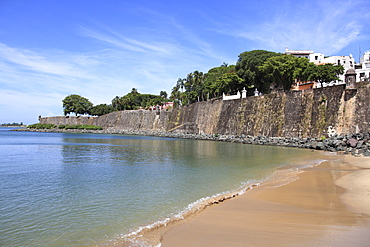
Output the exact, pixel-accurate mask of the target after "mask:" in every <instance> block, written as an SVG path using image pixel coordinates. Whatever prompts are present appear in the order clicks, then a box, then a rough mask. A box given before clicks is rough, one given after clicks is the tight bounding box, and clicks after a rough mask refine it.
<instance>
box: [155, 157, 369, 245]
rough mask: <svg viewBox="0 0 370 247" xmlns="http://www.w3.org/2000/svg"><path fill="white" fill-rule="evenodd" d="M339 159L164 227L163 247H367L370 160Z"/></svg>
mask: <svg viewBox="0 0 370 247" xmlns="http://www.w3.org/2000/svg"><path fill="white" fill-rule="evenodd" d="M339 158H340V160H331V161H326V162H323V163H322V164H321V165H320V166H316V167H312V168H307V169H305V170H304V172H302V173H299V174H295V175H289V176H290V178H293V177H295V181H293V182H290V183H287V184H285V185H281V181H282V179H283V178H282V177H281V176H280V178H278V179H277V180H272V181H270V182H267V183H264V184H262V185H260V186H258V187H256V188H254V189H252V190H249V191H247V193H245V194H244V195H242V196H239V197H237V198H234V199H231V200H227V201H225V202H223V203H220V204H216V205H212V206H210V207H209V208H207V209H205V210H204V211H202V212H201V213H199V214H197V215H194V216H193V217H190V218H188V219H186V220H184V221H183V222H181V223H180V224H177V225H175V226H174V227H170V228H169V229H167V230H166V232H165V233H163V235H162V241H161V242H162V247H167V246H180V247H181V246H370V234H369V233H370V158H366V157H360V158H355V157H351V156H340V155H338V159H339ZM278 177H279V176H278ZM283 180H284V179H283ZM291 180H292V179H291Z"/></svg>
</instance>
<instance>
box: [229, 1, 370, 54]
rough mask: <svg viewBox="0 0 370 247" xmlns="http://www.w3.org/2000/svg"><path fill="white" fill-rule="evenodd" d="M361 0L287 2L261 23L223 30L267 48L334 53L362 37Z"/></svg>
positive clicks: (362, 9) (362, 15)
mask: <svg viewBox="0 0 370 247" xmlns="http://www.w3.org/2000/svg"><path fill="white" fill-rule="evenodd" d="M363 3H364V2H362V1H340V2H339V1H335V2H333V1H309V2H306V3H302V2H298V3H297V4H296V5H294V4H291V5H286V6H284V8H281V10H279V9H277V12H276V13H275V14H273V15H272V18H267V19H266V20H264V22H262V23H255V24H251V23H247V24H246V26H241V25H237V29H236V30H235V29H234V30H233V31H232V32H230V31H223V33H226V34H228V35H233V36H237V37H243V38H245V39H248V40H251V41H254V42H256V43H258V44H259V46H260V47H261V48H263V49H266V50H273V51H283V50H284V49H285V47H289V48H290V49H310V50H315V51H317V52H322V53H324V54H326V55H332V54H335V53H337V52H339V51H340V50H342V49H343V48H344V47H346V46H347V45H349V44H350V43H352V42H354V41H355V40H357V39H359V38H360V34H361V31H362V30H363V28H364V26H363V25H364V24H363V21H362V20H363V18H364V16H367V15H364V8H363V6H362V5H361V4H363Z"/></svg>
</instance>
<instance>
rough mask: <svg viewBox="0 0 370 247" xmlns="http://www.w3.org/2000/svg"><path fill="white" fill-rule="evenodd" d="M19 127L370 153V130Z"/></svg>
mask: <svg viewBox="0 0 370 247" xmlns="http://www.w3.org/2000/svg"><path fill="white" fill-rule="evenodd" d="M15 131H32V132H59V133H96V134H121V135H142V136H157V137H170V138H181V139H192V140H209V141H223V142H233V143H241V144H253V145H269V146H281V147H293V148H306V149H314V150H322V151H329V152H342V153H344V154H352V155H361V156H362V155H363V156H369V157H370V132H368V133H350V134H344V135H335V136H332V137H329V138H295V137H267V136H249V135H240V136H239V135H217V134H189V133H180V132H161V131H150V130H147V131H144V130H140V131H138V130H121V129H115V128H108V129H104V130H77V129H70V130H65V129H28V128H22V129H15Z"/></svg>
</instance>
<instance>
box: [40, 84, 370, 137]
mask: <svg viewBox="0 0 370 247" xmlns="http://www.w3.org/2000/svg"><path fill="white" fill-rule="evenodd" d="M369 92H370V84H369V83H359V85H358V87H357V90H350V89H345V85H339V86H332V87H326V88H319V89H311V90H304V91H289V92H278V93H271V94H268V95H264V96H252V97H247V98H241V99H236V100H225V101H223V100H210V101H206V102H199V103H195V104H192V105H189V106H185V107H181V108H177V109H173V110H170V111H161V112H160V113H157V112H155V111H119V112H112V113H110V114H107V115H104V116H100V117H90V118H89V117H82V116H81V117H68V118H67V117H51V118H42V119H41V120H40V122H41V123H53V124H56V125H60V124H92V125H98V126H102V127H104V128H110V129H117V130H133V131H135V130H136V131H137V130H140V131H167V132H183V133H193V134H225V135H251V136H258V135H263V136H270V137H274V136H281V137H321V136H327V130H328V127H329V126H332V127H333V128H334V130H335V131H336V133H338V134H342V133H365V132H369V131H370V117H369V116H370V109H369V104H370V93H369Z"/></svg>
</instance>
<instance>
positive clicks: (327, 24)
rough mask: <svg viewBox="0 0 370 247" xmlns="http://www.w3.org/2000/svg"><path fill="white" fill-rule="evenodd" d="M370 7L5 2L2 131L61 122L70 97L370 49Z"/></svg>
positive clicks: (334, 0) (151, 87) (360, 0)
mask: <svg viewBox="0 0 370 247" xmlns="http://www.w3.org/2000/svg"><path fill="white" fill-rule="evenodd" d="M369 27H370V2H369V1H368V0H346V1H344V0H331V1H330V0H280V1H276V0H261V1H250V0H232V1H219V0H212V1H211V0H197V1H194V0H187V1H182V0H178V1H173V0H171V1H167V0H161V1H155V0H122V1H119V0H104V1H102V0H100V1H98V0H77V1H76V0H53V1H50V0H32V1H30V0H0V124H1V123H13V122H17V123H20V122H23V123H24V124H33V123H37V122H38V116H39V115H41V116H43V117H47V116H60V115H63V106H62V100H63V99H64V98H65V97H66V96H68V95H71V94H78V95H81V96H82V97H85V98H87V99H89V100H90V101H91V102H92V103H93V104H94V105H98V104H102V103H106V104H110V103H111V101H112V99H113V98H114V97H116V96H123V95H126V94H127V93H129V92H131V89H132V88H136V89H137V90H138V91H139V93H149V94H156V95H159V93H160V91H166V92H167V93H168V95H170V93H171V89H172V88H173V87H174V86H175V84H176V82H177V80H178V78H184V77H186V75H187V74H188V73H190V72H193V71H195V70H199V71H202V72H204V73H206V72H207V71H208V70H209V69H211V68H213V67H218V66H220V65H222V64H223V63H227V64H229V65H231V64H236V62H237V59H238V55H239V54H241V53H242V52H245V51H251V50H256V49H262V50H268V51H274V52H284V51H285V48H286V47H288V48H289V49H291V50H314V51H315V52H320V53H323V54H325V55H326V56H329V55H347V56H348V55H349V54H353V56H354V58H355V60H356V61H357V62H358V58H359V56H360V55H361V53H363V52H364V51H366V50H369V49H370V42H369V41H370V28H369Z"/></svg>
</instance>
